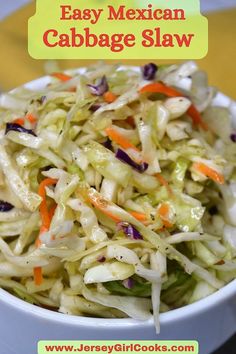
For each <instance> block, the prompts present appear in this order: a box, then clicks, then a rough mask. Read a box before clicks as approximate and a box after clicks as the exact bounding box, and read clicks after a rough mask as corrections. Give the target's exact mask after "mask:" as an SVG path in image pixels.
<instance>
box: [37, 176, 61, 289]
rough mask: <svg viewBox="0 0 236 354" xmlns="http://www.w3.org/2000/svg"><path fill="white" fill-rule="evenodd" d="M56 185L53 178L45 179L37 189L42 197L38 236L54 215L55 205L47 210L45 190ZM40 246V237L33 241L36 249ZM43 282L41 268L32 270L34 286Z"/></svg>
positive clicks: (47, 227) (48, 225)
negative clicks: (40, 223) (40, 222)
mask: <svg viewBox="0 0 236 354" xmlns="http://www.w3.org/2000/svg"><path fill="white" fill-rule="evenodd" d="M56 183H57V180H56V179H53V178H46V179H44V180H43V181H42V182H41V183H40V185H39V189H38V194H39V195H40V197H42V201H41V204H40V206H39V211H40V216H41V220H42V225H41V227H40V233H39V236H40V235H41V234H42V233H43V232H46V231H48V230H49V227H50V224H51V220H52V217H53V215H54V212H55V210H56V205H55V206H53V207H52V208H51V209H50V210H49V211H48V208H47V202H46V190H45V188H46V187H47V186H51V185H54V184H56ZM41 244H42V242H41V240H40V237H38V238H37V239H36V241H35V245H36V247H37V248H38V247H40V246H41ZM42 281H43V275H42V268H41V267H35V268H34V282H35V284H36V285H41V284H42Z"/></svg>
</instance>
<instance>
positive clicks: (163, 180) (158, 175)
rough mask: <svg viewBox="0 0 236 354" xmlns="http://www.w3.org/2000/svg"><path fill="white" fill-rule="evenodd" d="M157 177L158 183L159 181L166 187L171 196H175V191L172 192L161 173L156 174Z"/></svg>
mask: <svg viewBox="0 0 236 354" xmlns="http://www.w3.org/2000/svg"><path fill="white" fill-rule="evenodd" d="M155 176H156V177H157V179H158V181H159V182H160V183H161V184H162V185H163V186H165V187H166V189H167V191H168V193H169V194H170V195H173V191H172V189H171V188H170V186H169V183H168V182H167V180H166V179H165V178H164V177H163V176H162V175H161V174H160V173H156V175H155Z"/></svg>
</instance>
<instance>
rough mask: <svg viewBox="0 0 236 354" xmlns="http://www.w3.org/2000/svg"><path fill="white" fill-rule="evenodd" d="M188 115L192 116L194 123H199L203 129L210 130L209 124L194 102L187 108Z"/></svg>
mask: <svg viewBox="0 0 236 354" xmlns="http://www.w3.org/2000/svg"><path fill="white" fill-rule="evenodd" d="M187 113H188V115H189V116H190V117H191V118H192V120H193V123H194V124H198V125H200V126H201V127H202V129H203V130H208V129H209V127H208V125H207V124H206V123H205V122H204V121H203V120H202V117H201V115H200V113H199V112H198V110H197V109H196V107H195V106H194V105H193V104H192V105H191V106H190V107H189V109H188V110H187Z"/></svg>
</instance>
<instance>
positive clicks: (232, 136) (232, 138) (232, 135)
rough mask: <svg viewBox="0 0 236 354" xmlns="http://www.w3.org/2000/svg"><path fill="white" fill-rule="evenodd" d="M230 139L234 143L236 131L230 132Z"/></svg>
mask: <svg viewBox="0 0 236 354" xmlns="http://www.w3.org/2000/svg"><path fill="white" fill-rule="evenodd" d="M230 139H231V140H232V142H233V143H236V133H233V134H231V135H230Z"/></svg>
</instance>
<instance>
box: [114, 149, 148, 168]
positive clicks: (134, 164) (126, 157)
mask: <svg viewBox="0 0 236 354" xmlns="http://www.w3.org/2000/svg"><path fill="white" fill-rule="evenodd" d="M116 158H117V159H119V160H120V161H122V162H124V163H126V164H127V165H129V166H131V167H133V168H134V169H135V170H137V171H138V172H141V173H142V172H145V171H146V170H147V169H148V163H146V162H142V163H140V164H139V163H137V162H135V161H133V160H132V159H131V158H130V157H129V155H128V154H126V152H124V151H123V150H121V149H118V150H117V152H116Z"/></svg>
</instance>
